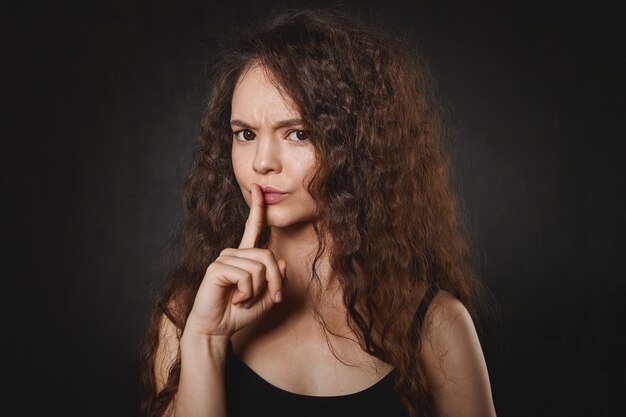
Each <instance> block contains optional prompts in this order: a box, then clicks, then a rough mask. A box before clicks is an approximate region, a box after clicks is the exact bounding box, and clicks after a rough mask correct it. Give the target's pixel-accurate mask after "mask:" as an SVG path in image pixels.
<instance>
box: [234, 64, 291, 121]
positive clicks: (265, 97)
mask: <svg viewBox="0 0 626 417" xmlns="http://www.w3.org/2000/svg"><path fill="white" fill-rule="evenodd" d="M231 113H232V114H231V119H241V120H245V121H248V122H251V123H254V122H256V123H263V122H271V121H275V120H282V119H285V118H297V117H300V113H299V112H298V110H297V108H296V105H295V103H294V102H293V100H291V98H290V97H289V96H287V95H286V93H281V92H280V91H279V90H278V88H276V86H275V85H274V84H272V81H271V80H270V78H269V76H268V75H267V73H266V71H264V69H263V68H262V67H260V66H258V65H255V66H253V67H251V68H250V69H248V70H247V71H244V72H243V73H242V75H241V76H240V77H239V80H238V81H237V84H236V86H235V91H234V92H233V99H232V107H231Z"/></svg>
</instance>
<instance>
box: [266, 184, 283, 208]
mask: <svg viewBox="0 0 626 417" xmlns="http://www.w3.org/2000/svg"><path fill="white" fill-rule="evenodd" d="M261 191H262V192H263V200H264V201H265V204H274V203H278V202H279V201H281V200H282V199H284V198H285V197H287V193H284V192H282V191H281V190H279V189H278V188H274V187H272V186H269V185H267V186H261Z"/></svg>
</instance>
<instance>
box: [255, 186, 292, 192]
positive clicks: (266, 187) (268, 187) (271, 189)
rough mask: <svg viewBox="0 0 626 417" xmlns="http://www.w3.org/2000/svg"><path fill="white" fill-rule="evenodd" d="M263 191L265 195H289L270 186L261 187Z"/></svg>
mask: <svg viewBox="0 0 626 417" xmlns="http://www.w3.org/2000/svg"><path fill="white" fill-rule="evenodd" d="M261 191H263V194H265V193H275V194H287V193H285V192H284V191H281V190H279V189H278V188H274V187H272V186H270V185H265V186H263V185H262V186H261Z"/></svg>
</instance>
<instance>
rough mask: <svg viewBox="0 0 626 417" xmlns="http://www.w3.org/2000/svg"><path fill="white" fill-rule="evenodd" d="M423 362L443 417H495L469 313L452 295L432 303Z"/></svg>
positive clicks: (422, 357) (481, 354)
mask: <svg viewBox="0 0 626 417" xmlns="http://www.w3.org/2000/svg"><path fill="white" fill-rule="evenodd" d="M422 340H423V341H422V350H421V352H420V360H421V362H422V364H423V366H424V370H425V372H426V377H427V378H428V380H429V382H430V383H431V385H432V387H433V399H434V403H435V404H434V405H435V411H436V413H437V416H440V417H479V416H480V417H495V415H496V411H495V408H494V405H493V399H492V395H491V387H490V383H489V374H488V372H487V365H486V363H485V358H484V356H483V352H482V349H481V347H480V341H479V340H478V336H477V334H476V329H475V327H474V323H473V321H472V318H471V316H470V315H469V312H468V311H467V309H466V308H465V306H464V305H463V304H462V303H461V302H460V301H459V300H458V299H457V298H456V297H454V296H453V295H452V294H450V293H448V292H446V291H439V293H438V294H437V295H436V296H435V298H434V299H433V301H432V304H431V306H430V308H429V311H428V314H427V316H426V320H425V322H424V332H423V339H422Z"/></svg>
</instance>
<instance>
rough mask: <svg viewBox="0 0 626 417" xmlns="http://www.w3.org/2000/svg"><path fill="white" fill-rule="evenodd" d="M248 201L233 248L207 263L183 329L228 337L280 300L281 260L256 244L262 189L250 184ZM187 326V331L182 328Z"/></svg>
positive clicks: (283, 273) (283, 265)
mask: <svg viewBox="0 0 626 417" xmlns="http://www.w3.org/2000/svg"><path fill="white" fill-rule="evenodd" d="M251 193H252V204H251V207H250V214H249V215H248V220H247V221H246V227H245V230H244V233H243V237H242V239H241V243H240V244H239V248H238V249H234V248H226V249H224V250H223V251H222V252H221V253H220V256H219V257H218V258H217V259H216V260H215V261H214V262H213V263H212V264H210V265H209V266H208V268H207V269H206V273H205V275H204V278H203V280H202V283H201V284H200V287H199V288H198V292H197V293H196V298H195V300H194V304H193V307H192V310H191V313H190V315H189V317H188V318H187V325H186V326H185V331H191V332H194V333H195V334H198V335H202V336H227V337H230V336H231V335H232V334H233V333H235V332H236V331H237V330H239V329H241V328H242V327H244V326H246V325H247V324H248V323H250V322H251V321H253V320H255V319H257V318H259V317H260V316H261V315H263V314H264V313H265V312H266V311H268V310H269V309H270V308H271V307H272V306H273V305H274V304H275V303H278V302H280V301H281V299H282V291H281V290H282V289H283V287H284V286H285V285H286V283H287V277H286V268H287V263H286V262H285V261H284V260H283V259H281V260H279V261H278V262H277V261H276V259H275V258H274V254H273V253H272V252H271V251H270V250H269V249H261V248H256V247H255V246H256V244H257V241H258V239H259V235H260V233H261V227H262V225H263V210H264V202H263V193H262V191H261V188H260V186H258V185H257V184H252V191H251ZM188 329H189V330H188Z"/></svg>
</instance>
